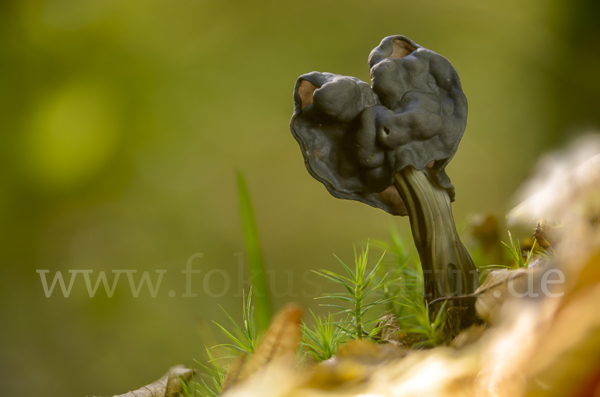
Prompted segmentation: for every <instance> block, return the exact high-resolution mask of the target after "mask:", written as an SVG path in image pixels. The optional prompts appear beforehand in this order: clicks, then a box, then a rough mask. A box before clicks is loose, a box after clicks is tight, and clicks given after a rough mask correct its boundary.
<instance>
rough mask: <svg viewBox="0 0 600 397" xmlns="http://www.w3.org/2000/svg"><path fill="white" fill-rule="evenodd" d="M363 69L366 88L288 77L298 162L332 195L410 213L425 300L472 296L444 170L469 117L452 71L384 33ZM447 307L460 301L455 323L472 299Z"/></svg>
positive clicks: (331, 77) (467, 320) (335, 79)
mask: <svg viewBox="0 0 600 397" xmlns="http://www.w3.org/2000/svg"><path fill="white" fill-rule="evenodd" d="M369 69H370V74H371V79H372V86H369V85H368V84H367V83H365V82H363V81H361V80H359V79H356V78H354V77H348V76H340V75H336V74H331V73H319V72H311V73H307V74H303V75H301V76H300V77H299V78H298V80H297V81H296V86H295V89H294V104H295V106H294V114H293V115H292V119H291V122H290V129H291V131H292V134H293V135H294V137H295V138H296V140H297V141H298V143H299V145H300V148H301V150H302V154H303V156H304V162H305V165H306V168H307V169H308V171H309V173H310V174H311V175H312V176H313V177H314V178H315V179H317V180H318V181H320V182H322V183H323V184H324V185H325V187H326V188H327V190H328V191H329V193H331V194H332V195H333V196H334V197H337V198H343V199H350V200H358V201H361V202H363V203H366V204H369V205H370V206H373V207H376V208H380V209H382V210H384V211H386V212H388V213H390V214H392V215H400V216H406V215H408V217H409V219H410V224H411V229H412V235H413V239H414V242H415V245H416V247H417V250H418V252H419V257H420V258H421V264H422V268H423V277H424V288H425V291H424V296H425V299H426V300H427V301H431V300H433V299H437V298H440V297H447V296H455V295H466V294H470V293H472V292H473V291H475V289H476V288H477V286H478V276H477V274H478V272H477V269H476V267H475V265H474V264H473V261H472V260H471V257H470V256H469V253H468V252H467V250H466V248H465V247H464V246H463V244H462V242H461V241H460V238H459V236H458V233H457V231H456V227H455V225H454V219H453V216H452V209H451V201H454V187H453V186H452V183H451V182H450V178H449V177H448V175H447V174H446V171H445V168H446V165H447V164H448V163H449V161H450V160H451V159H452V157H453V156H454V153H455V152H456V150H457V148H458V144H459V142H460V139H461V138H462V135H463V132H464V130H465V127H466V120H467V99H466V97H465V95H464V94H463V92H462V88H461V84H460V80H459V78H458V74H457V73H456V70H455V69H454V68H453V67H452V65H451V64H450V62H449V61H448V60H447V59H446V58H444V57H442V56H441V55H439V54H437V53H435V52H433V51H431V50H428V49H426V48H424V47H422V46H420V45H418V44H416V43H414V42H413V41H412V40H410V39H408V38H407V37H405V36H389V37H386V38H384V39H383V40H382V41H381V43H380V44H379V46H378V47H376V48H375V49H374V50H373V51H371V54H370V55H369ZM448 304H449V305H451V306H452V305H454V306H456V307H457V309H458V308H459V307H462V309H459V310H458V312H459V313H462V314H461V325H462V326H463V327H465V326H468V325H469V324H471V323H472V322H473V321H474V318H475V311H474V302H473V300H455V301H449V302H448ZM438 310H439V309H438ZM432 312H435V310H432Z"/></svg>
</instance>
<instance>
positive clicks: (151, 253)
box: [0, 0, 600, 396]
mask: <svg viewBox="0 0 600 397" xmlns="http://www.w3.org/2000/svg"><path fill="white" fill-rule="evenodd" d="M598 8H599V3H598V2H597V1H595V0H574V1H566V0H561V1H516V0H506V1H502V2H483V1H475V0H474V1H466V0H464V1H442V0H438V1H433V0H420V1H413V0H411V1H383V0H373V1H370V2H368V3H367V2H364V1H354V0H345V1H313V0H309V1H304V2H301V3H300V2H277V1H266V0H261V1H235V0H220V1H216V0H178V1H169V2H167V1H158V0H143V1H141V0H93V1H87V0H85V1H83V0H46V1H43V0H19V1H16V0H3V1H2V2H0V68H1V69H0V70H1V73H0V87H1V90H0V129H1V133H0V220H1V226H0V247H1V250H0V265H1V276H0V318H1V323H0V324H1V325H0V343H1V345H0V390H2V394H3V395H6V396H16V395H43V396H64V395H112V394H116V393H124V392H126V391H128V390H131V389H134V388H137V387H139V386H141V385H143V384H146V383H149V382H151V381H153V380H155V379H157V378H158V377H160V376H161V375H162V373H164V372H165V371H166V369H167V368H168V367H169V366H171V365H174V364H177V363H183V364H187V365H193V364H194V363H193V358H198V359H202V358H203V344H204V343H207V341H206V340H202V338H201V334H202V332H200V330H201V329H202V326H201V324H202V323H203V322H210V321H211V320H217V321H220V322H224V321H225V320H226V318H225V316H224V315H223V313H222V312H221V310H220V308H219V305H221V306H223V308H225V309H226V310H228V311H229V312H230V313H232V315H234V316H235V317H236V318H240V316H241V297H240V294H239V292H240V290H239V283H241V282H243V279H240V277H239V274H238V272H239V269H238V258H239V253H240V252H242V251H243V250H244V242H243V238H242V232H241V225H240V218H239V209H238V202H237V193H236V189H235V169H236V168H239V169H241V170H242V171H243V173H244V174H245V176H246V180H247V183H248V188H249V191H250V194H251V196H252V200H253V204H254V207H255V211H256V218H257V222H258V227H259V233H260V238H261V243H262V247H263V252H264V257H265V261H266V264H267V267H268V268H269V269H270V270H271V271H272V277H273V278H272V287H273V288H275V290H276V292H277V295H276V296H275V298H274V306H275V308H278V307H281V306H282V305H283V304H284V303H286V302H288V301H299V302H300V303H302V304H303V305H304V306H305V307H312V308H315V307H316V306H317V305H316V303H315V302H314V301H313V300H312V297H313V296H315V295H316V294H317V293H319V291H320V290H322V289H323V288H327V286H319V285H317V284H316V283H317V281H318V279H317V277H316V276H313V275H310V274H309V273H307V271H308V270H310V269H318V268H324V267H325V268H330V269H331V268H335V267H336V265H337V264H336V262H335V259H334V258H333V256H332V253H336V254H338V255H340V256H341V257H342V258H343V259H345V260H348V261H351V260H352V244H354V243H357V244H362V243H364V242H365V241H366V239H367V238H385V237H386V235H387V230H388V227H389V222H390V219H391V217H390V216H388V215H387V214H385V213H384V212H383V211H380V210H376V209H372V208H370V207H368V206H366V205H363V204H360V203H357V202H350V201H342V200H337V199H334V198H333V197H331V196H330V195H329V194H328V193H327V192H326V190H325V188H324V187H323V186H322V185H320V184H319V183H318V182H316V181H314V180H313V179H312V178H311V177H310V176H309V174H308V173H307V172H306V170H305V168H304V164H303V161H302V156H301V154H300V152H299V148H298V145H297V144H296V142H295V141H294V139H293V138H292V136H291V134H290V132H289V129H288V123H289V118H290V116H291V114H292V110H293V102H292V90H293V86H294V82H295V79H296V78H297V77H298V76H299V75H300V74H302V73H305V72H309V71H313V70H318V71H328V72H333V73H338V74H345V75H352V76H356V77H358V78H361V79H363V80H365V81H369V74H368V70H367V56H368V54H369V52H370V51H371V49H372V48H373V47H375V46H376V45H377V44H378V43H379V41H380V40H381V39H382V38H383V37H384V36H388V35H392V34H404V35H406V36H408V37H410V38H411V39H413V40H414V41H416V42H417V43H419V44H421V45H423V46H425V47H427V48H430V49H432V50H434V51H436V52H438V53H440V54H442V55H444V56H446V57H447V58H448V59H449V60H450V61H451V62H452V63H453V65H454V66H455V67H456V69H457V70H458V72H459V75H460V77H461V80H462V83H463V88H464V91H465V93H466V95H467V98H468V100H469V107H470V109H469V121H468V126H467V131H466V133H465V136H464V138H463V141H462V143H461V146H460V148H459V150H458V153H457V155H456V157H455V158H454V160H453V162H452V163H451V164H450V166H449V167H448V173H449V175H450V176H451V178H452V181H453V183H454V185H455V187H456V191H457V201H456V203H455V204H454V211H455V218H456V219H457V222H458V223H460V222H461V221H462V220H464V219H466V218H467V217H468V216H469V215H471V214H476V213H488V212H492V213H496V214H498V215H500V216H502V215H503V214H504V213H505V211H506V210H507V209H508V208H510V207H511V205H512V204H514V202H512V201H511V198H512V197H513V195H514V193H515V191H516V189H517V188H518V186H519V184H520V183H521V182H522V181H523V180H525V179H526V177H527V175H528V173H529V172H530V170H531V167H532V165H533V164H535V162H536V161H537V159H538V158H539V156H540V155H541V154H542V153H544V152H545V151H547V150H550V149H553V148H556V147H558V146H560V145H562V144H564V143H565V142H567V141H569V140H570V139H572V138H573V137H574V136H576V135H578V134H580V133H584V132H588V131H590V130H592V129H595V128H597V126H598V124H599V121H600V111H599V110H598V104H599V103H600V74H599V73H598V71H599V70H600V50H599V48H600V47H599V46H600V28H599V25H598V17H599V12H598V11H599V10H598ZM392 222H394V223H396V224H398V225H400V226H401V227H402V228H403V230H404V233H405V234H406V235H407V236H408V234H407V230H408V219H406V218H398V219H392ZM408 241H409V242H410V240H408ZM195 253H202V254H203V257H202V258H197V259H195V260H194V268H196V269H199V270H201V272H202V273H201V274H200V275H194V276H193V277H194V278H193V280H194V281H193V292H194V293H197V294H198V297H196V298H184V297H181V294H182V293H183V292H185V279H184V278H183V275H182V274H181V273H180V271H181V270H182V269H183V268H184V267H185V265H186V261H187V260H188V258H189V257H190V256H191V255H193V254H195ZM236 255H237V256H236ZM38 269H48V270H50V273H49V274H48V278H49V282H51V281H52V278H53V276H54V273H55V272H56V271H58V270H60V271H62V272H63V275H64V276H66V279H67V282H68V280H69V277H68V276H69V274H68V273H67V271H68V270H70V269H71V270H72V269H92V270H94V273H93V275H92V282H95V279H96V277H97V275H98V272H99V271H101V270H104V271H106V272H108V274H109V281H112V277H113V275H112V273H111V270H114V269H135V270H137V271H138V272H137V274H136V275H135V277H136V280H138V281H139V278H140V277H141V273H142V272H144V271H149V272H150V274H151V276H152V280H153V282H155V281H156V279H157V275H156V273H155V271H156V270H158V269H165V270H167V271H168V272H167V273H166V274H165V275H164V278H163V280H162V284H161V286H160V290H159V292H158V294H157V296H156V297H155V298H152V297H151V296H150V294H149V292H148V289H147V288H146V287H144V288H143V289H142V291H141V292H140V295H139V297H138V298H134V297H132V294H131V291H130V288H129V286H128V283H127V277H126V275H125V274H123V275H121V279H120V281H119V283H118V285H117V287H116V291H115V293H114V296H113V297H112V298H110V299H109V298H107V296H106V293H105V292H104V290H103V287H100V290H99V292H98V293H97V294H96V296H95V297H94V298H90V297H89V296H88V294H87V292H86V288H85V284H84V282H83V278H82V276H81V275H78V276H77V277H79V278H78V279H76V281H75V282H74V285H73V290H72V291H71V295H70V296H69V298H64V297H63V296H62V294H61V292H60V290H59V289H58V286H57V287H56V288H57V290H55V291H54V293H53V295H52V296H51V297H50V298H46V297H45V295H44V291H43V289H42V285H41V281H40V275H39V274H37V273H36V270H38ZM219 269H221V270H223V271H224V272H226V274H227V275H229V277H230V279H229V281H230V288H229V289H228V290H227V291H226V292H225V293H224V294H223V296H220V297H217V296H214V295H220V294H219V293H220V292H221V291H224V288H225V287H226V286H227V285H225V284H224V281H223V280H224V279H223V277H222V273H220V270H219ZM211 270H217V271H216V272H213V273H211V277H210V278H209V279H208V281H206V283H207V285H208V287H209V288H208V291H209V292H210V294H212V295H213V296H210V294H209V293H207V292H206V288H205V286H204V285H203V283H204V280H205V278H204V276H206V275H207V272H209V271H211ZM288 283H289V284H288ZM170 290H173V291H176V296H175V297H170V296H169V295H168V291H170Z"/></svg>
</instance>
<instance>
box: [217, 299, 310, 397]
mask: <svg viewBox="0 0 600 397" xmlns="http://www.w3.org/2000/svg"><path fill="white" fill-rule="evenodd" d="M301 320H302V309H301V308H300V306H298V305H296V304H289V305H287V306H285V307H284V308H283V309H281V310H280V311H279V312H278V313H277V314H276V315H275V317H274V318H273V320H272V321H271V326H270V327H269V329H268V330H267V333H266V334H265V336H264V337H263V339H262V340H261V341H260V343H259V344H258V347H257V348H256V351H255V352H254V354H253V355H252V356H250V357H248V358H245V357H240V358H238V359H237V361H235V362H234V364H233V365H232V366H231V367H230V369H229V371H228V373H227V376H226V378H225V381H224V383H223V391H224V390H226V389H229V388H231V387H232V386H234V385H236V384H238V383H240V382H243V381H244V380H246V379H248V378H249V377H251V376H252V375H254V374H255V373H257V372H259V371H260V370H262V369H264V368H265V367H266V366H268V365H269V364H270V363H271V362H272V361H273V360H276V359H279V358H283V357H286V356H289V357H290V358H291V360H290V362H291V363H293V359H294V357H295V355H296V351H297V350H298V345H299V344H300V321H301Z"/></svg>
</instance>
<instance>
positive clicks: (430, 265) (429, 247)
mask: <svg viewBox="0 0 600 397" xmlns="http://www.w3.org/2000/svg"><path fill="white" fill-rule="evenodd" d="M394 186H395V187H396V189H397V190H398V193H399V194H400V197H401V198H402V201H403V202H404V203H405V205H406V208H407V210H408V217H409V219H410V227H411V230H412V236H413V240H414V243H415V246H416V247H417V251H418V253H419V258H420V259H421V267H422V269H423V285H424V296H425V299H426V300H427V302H430V301H432V300H434V299H437V298H440V297H450V296H457V295H467V294H470V293H472V292H473V291H475V289H476V288H477V285H478V272H477V268H476V267H475V265H474V263H473V260H472V259H471V257H470V256H469V253H468V252H467V249H466V248H465V246H464V245H463V244H462V242H461V240H460V237H459V236H458V232H457V231H456V226H455V225H454V217H453V216H452V207H451V203H450V196H449V195H448V191H447V190H446V189H444V188H442V187H440V186H439V185H438V184H437V182H435V180H434V179H433V178H431V176H430V175H429V172H428V171H427V170H420V171H419V170H416V169H415V168H414V167H411V166H409V167H406V168H404V169H402V170H400V171H399V172H397V173H396V175H395V177H394ZM447 305H450V307H452V306H456V307H460V306H462V307H465V309H466V310H465V313H464V314H462V313H461V315H460V317H461V326H462V327H466V326H468V325H470V324H471V323H472V322H473V321H474V319H475V310H474V302H464V301H462V302H461V301H449V302H448V303H447ZM440 306H441V305H438V306H436V307H434V308H430V311H431V313H432V315H435V313H436V312H437V310H439V307H440ZM447 307H448V306H447Z"/></svg>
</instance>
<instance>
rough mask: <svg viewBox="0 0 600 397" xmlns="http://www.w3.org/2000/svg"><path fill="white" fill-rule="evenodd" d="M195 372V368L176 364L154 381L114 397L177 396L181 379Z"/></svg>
mask: <svg viewBox="0 0 600 397" xmlns="http://www.w3.org/2000/svg"><path fill="white" fill-rule="evenodd" d="M195 373H196V371H195V370H192V369H189V368H185V367H184V366H183V365H177V366H175V367H172V368H171V369H169V372H167V373H166V374H165V376H163V377H162V378H160V379H159V380H157V381H156V382H153V383H150V384H149V385H147V386H144V387H142V388H140V389H137V390H134V391H130V392H129V393H125V394H119V395H116V396H114V397H178V396H179V394H180V393H182V392H183V387H182V384H181V380H185V381H188V380H190V379H192V376H194V374H195Z"/></svg>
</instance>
